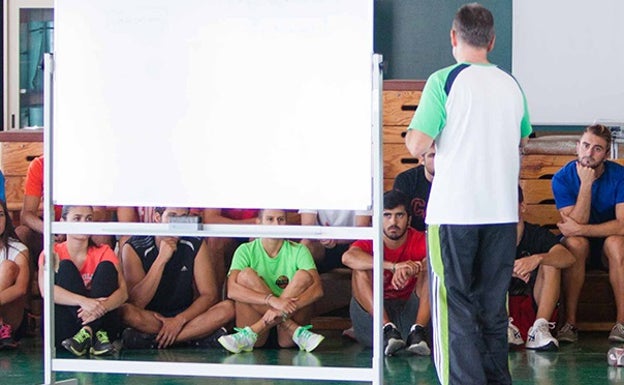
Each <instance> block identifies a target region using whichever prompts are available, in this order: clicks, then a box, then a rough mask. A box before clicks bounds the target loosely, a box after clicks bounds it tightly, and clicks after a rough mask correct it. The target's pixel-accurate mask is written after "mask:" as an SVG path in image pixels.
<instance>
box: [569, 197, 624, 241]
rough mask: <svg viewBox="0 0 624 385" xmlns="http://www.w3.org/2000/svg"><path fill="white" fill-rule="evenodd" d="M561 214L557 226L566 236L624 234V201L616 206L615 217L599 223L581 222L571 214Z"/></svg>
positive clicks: (600, 236)
mask: <svg viewBox="0 0 624 385" xmlns="http://www.w3.org/2000/svg"><path fill="white" fill-rule="evenodd" d="M561 211H562V214H561V218H562V220H561V222H559V223H557V227H559V230H560V231H561V233H562V234H563V235H565V236H566V237H594V238H596V237H598V238H604V237H608V236H611V235H624V203H618V204H617V205H616V206H615V219H613V220H611V221H607V222H603V223H597V224H585V223H579V222H578V221H576V220H575V219H574V218H573V217H572V216H571V215H566V214H564V213H563V210H561Z"/></svg>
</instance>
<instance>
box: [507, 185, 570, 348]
mask: <svg viewBox="0 0 624 385" xmlns="http://www.w3.org/2000/svg"><path fill="white" fill-rule="evenodd" d="M518 201H519V202H518V204H519V218H520V220H519V221H518V245H517V247H516V262H515V263H514V269H513V277H512V280H511V285H510V286H509V294H510V295H532V298H533V301H534V302H533V305H534V307H537V310H536V315H535V322H534V323H533V326H531V327H530V328H529V332H528V334H527V342H526V348H527V349H534V350H557V349H558V347H559V342H558V341H557V340H556V339H555V338H554V337H553V336H552V335H551V333H550V330H549V329H551V328H553V327H554V324H552V325H551V324H550V323H549V322H548V320H549V319H550V318H551V315H552V314H553V311H554V310H555V306H556V305H557V301H558V300H559V291H560V285H561V269H565V268H567V267H569V266H571V265H572V263H574V256H573V255H572V253H570V251H568V249H566V248H565V246H563V245H562V244H561V243H559V240H558V238H557V236H555V235H554V234H553V233H552V232H550V231H549V230H548V229H547V228H545V227H542V226H538V225H534V224H531V223H527V222H525V221H524V219H523V214H524V212H526V205H525V203H524V195H523V193H522V189H521V188H520V187H518ZM511 331H517V328H515V326H514V325H513V324H512V323H511V320H510V325H509V330H508V337H509V340H510V343H512V344H522V343H523V342H522V339H521V338H519V337H518V336H517V335H516V337H515V338H512V335H511V334H510V333H509V332H511ZM512 334H513V333H512Z"/></svg>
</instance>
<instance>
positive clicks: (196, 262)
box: [121, 207, 234, 349]
mask: <svg viewBox="0 0 624 385" xmlns="http://www.w3.org/2000/svg"><path fill="white" fill-rule="evenodd" d="M188 214H189V209H188V208H173V207H156V208H155V210H154V218H153V221H154V222H155V223H169V221H170V218H172V217H175V216H185V215H188ZM122 261H123V268H124V272H125V274H126V281H127V282H128V291H129V300H128V303H127V304H125V305H123V306H122V308H121V313H122V318H123V322H124V324H125V325H127V326H129V328H127V329H125V330H124V332H123V336H122V340H123V344H124V347H127V348H131V349H132V348H167V347H170V346H172V345H174V344H179V343H183V342H185V343H187V345H191V346H198V347H214V346H218V344H217V343H216V338H218V337H219V336H221V335H224V334H225V333H226V330H225V328H224V326H225V325H227V324H228V323H229V322H231V321H232V320H233V319H234V304H233V303H232V301H229V300H225V301H220V296H221V291H220V290H218V289H217V279H216V277H215V272H214V269H213V265H212V264H211V263H210V260H209V257H208V250H207V247H206V245H205V243H204V242H203V239H201V238H197V237H181V238H178V237H173V236H133V237H131V238H130V239H129V240H128V241H127V242H126V243H125V244H124V247H123V250H122ZM195 290H197V296H195Z"/></svg>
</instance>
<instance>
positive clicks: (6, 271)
mask: <svg viewBox="0 0 624 385" xmlns="http://www.w3.org/2000/svg"><path fill="white" fill-rule="evenodd" d="M18 275H19V266H17V263H15V262H13V261H9V260H8V259H6V260H4V261H2V262H0V276H2V277H7V279H8V280H9V281H11V282H14V281H15V280H16V279H17V276H18Z"/></svg>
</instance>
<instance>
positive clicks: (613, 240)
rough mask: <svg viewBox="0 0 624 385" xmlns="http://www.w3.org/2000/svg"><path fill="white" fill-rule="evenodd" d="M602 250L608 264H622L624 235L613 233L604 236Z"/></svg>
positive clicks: (623, 260)
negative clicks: (612, 234)
mask: <svg viewBox="0 0 624 385" xmlns="http://www.w3.org/2000/svg"><path fill="white" fill-rule="evenodd" d="M603 250H604V253H605V255H606V256H607V259H608V260H609V264H616V263H617V264H619V265H621V264H623V263H624V237H623V236H619V235H614V236H610V237H607V238H605V242H604V246H603Z"/></svg>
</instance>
